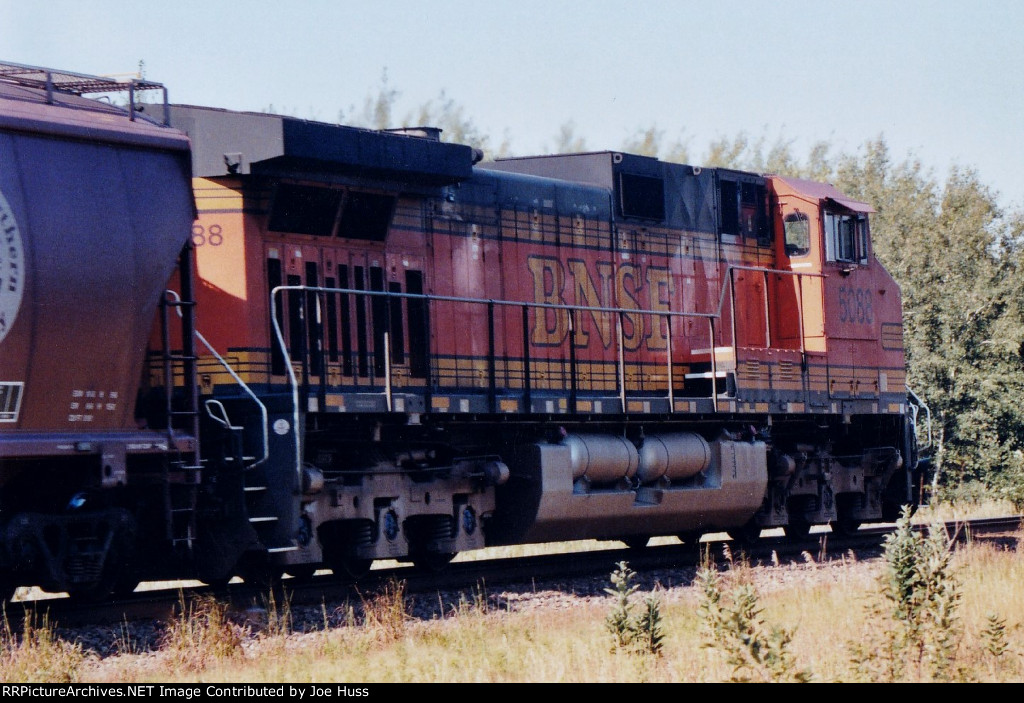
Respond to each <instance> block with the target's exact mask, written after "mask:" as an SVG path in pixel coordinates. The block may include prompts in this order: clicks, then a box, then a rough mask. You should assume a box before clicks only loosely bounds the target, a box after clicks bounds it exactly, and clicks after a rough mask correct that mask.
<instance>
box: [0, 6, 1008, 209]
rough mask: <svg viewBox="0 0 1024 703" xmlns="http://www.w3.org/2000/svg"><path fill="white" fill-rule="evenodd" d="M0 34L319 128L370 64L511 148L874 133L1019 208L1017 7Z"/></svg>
mask: <svg viewBox="0 0 1024 703" xmlns="http://www.w3.org/2000/svg"><path fill="white" fill-rule="evenodd" d="M0 47H2V49H0V60H3V61H11V62H15V63H23V64H30V65H37V66H45V67H49V68H59V69H65V70H71V71H76V72H80V73H89V74H101V75H110V74H123V73H131V72H135V71H137V70H138V68H139V62H140V61H142V62H143V63H144V69H145V76H146V78H148V79H150V80H153V81H158V82H161V83H163V84H164V85H166V86H167V88H168V91H169V93H170V99H171V101H172V102H176V103H186V104H193V105H210V106H215V107H223V108H228V109H236V110H255V111H265V110H268V109H270V108H271V107H272V108H273V109H274V110H276V111H279V112H283V113H285V114H290V115H293V116H295V117H301V118H306V119H315V120H322V121H326V122H337V121H339V119H341V120H342V121H344V119H345V117H346V116H349V118H351V116H353V115H354V114H355V112H357V111H358V110H359V108H361V106H362V105H363V103H364V102H365V100H366V98H367V96H370V95H377V94H378V93H379V91H380V89H381V86H382V79H383V77H384V76H385V75H386V81H387V83H386V87H387V88H388V89H390V90H395V91H397V94H398V98H397V104H396V110H395V113H396V116H398V117H403V116H405V115H408V114H410V113H413V112H415V110H416V109H417V108H418V107H419V106H421V105H423V104H425V103H427V102H428V101H431V100H434V101H437V99H438V97H439V96H440V94H441V93H442V91H443V92H444V94H445V95H446V96H447V97H448V98H451V99H452V100H453V101H454V102H455V103H456V104H457V105H459V106H461V107H462V108H463V110H464V114H465V116H466V117H468V118H469V119H470V120H471V121H472V123H473V125H474V126H475V127H476V129H477V130H478V131H479V132H481V133H483V134H486V135H488V137H489V139H490V142H491V144H492V145H493V144H498V143H501V142H502V141H506V140H507V142H508V143H509V145H510V148H511V150H512V152H513V153H515V154H517V155H525V154H537V153H545V152H548V151H550V150H551V149H553V148H554V146H555V144H556V142H557V135H558V133H559V130H560V129H561V127H562V126H563V125H565V124H567V123H569V122H571V123H572V124H573V126H574V130H575V134H576V135H577V136H579V137H582V138H583V139H585V141H586V146H587V147H588V148H589V149H593V150H602V149H618V148H621V147H622V145H623V144H624V143H625V142H626V141H627V140H628V139H630V138H631V137H633V136H635V135H636V134H637V133H638V132H639V131H641V130H644V129H647V128H649V127H652V126H653V127H656V128H657V129H658V130H660V131H661V132H662V133H663V138H664V140H665V142H666V143H669V142H674V141H676V140H682V141H683V142H684V143H685V144H686V145H687V147H688V151H689V154H690V155H691V157H690V160H691V161H692V162H694V163H695V164H697V165H699V161H700V157H701V156H702V155H703V154H704V153H705V152H706V150H707V146H708V144H709V143H710V142H711V141H712V140H715V139H720V138H723V137H724V138H729V139H732V138H734V137H736V136H738V135H739V134H741V133H745V134H747V135H748V136H750V137H751V138H753V139H758V138H764V139H766V141H767V142H768V144H769V145H770V144H772V143H774V142H775V141H777V140H779V139H782V140H786V141H791V142H792V147H793V149H794V151H795V153H796V154H797V156H798V157H800V158H803V157H805V156H806V154H807V150H808V149H809V148H810V146H811V145H812V144H814V143H815V142H820V141H826V142H829V143H830V144H831V145H832V148H833V153H836V152H844V151H845V152H856V151H857V150H858V149H859V148H861V147H862V145H863V144H864V143H865V142H867V141H868V140H872V139H875V138H877V137H879V136H883V137H884V138H885V140H886V142H887V144H888V146H889V149H890V153H891V154H892V156H893V158H894V159H895V160H897V161H901V160H903V159H905V158H914V159H919V160H920V161H921V162H922V164H924V165H925V166H926V167H927V168H928V169H930V170H932V171H933V173H934V176H935V178H936V179H938V180H939V181H940V182H941V181H942V180H943V179H944V178H945V177H946V175H947V174H948V172H949V169H950V168H951V167H953V166H958V167H965V168H973V169H975V170H976V171H977V173H978V177H979V179H980V181H981V182H982V183H984V184H985V185H987V186H988V187H990V188H991V189H992V190H993V191H994V192H995V193H996V194H997V196H998V198H999V202H1000V204H1001V205H1003V206H1004V207H1007V208H1013V209H1024V168H1022V167H1021V166H1022V165H1024V3H1021V2H1017V1H1016V0H1002V1H1000V2H997V1H993V0H972V2H969V3H968V2H962V1H960V0H957V1H953V0H946V1H935V0H933V1H931V2H926V1H925V0H899V1H896V0H893V1H892V2H882V1H880V0H846V1H845V2H833V1H831V0H817V1H812V0H790V2H786V3H779V2H755V1H754V0H746V1H741V0H704V1H703V2H696V1H691V0H639V1H638V2H623V1H622V0H619V1H618V2H610V1H608V0H580V1H576V0H516V1H515V2H507V1H505V0H489V1H487V0H432V1H431V2H412V1H411V0H376V1H375V2H372V3H367V2H355V1H349V0H289V1H288V2H284V1H282V0H274V1H268V0H233V1H228V0H175V1H174V2H166V1H164V2H155V1H153V0H135V1H134V2H125V1H124V0H45V1H43V2H28V1H27V0H0ZM353 108H355V110H354V109H353ZM396 126H398V125H396Z"/></svg>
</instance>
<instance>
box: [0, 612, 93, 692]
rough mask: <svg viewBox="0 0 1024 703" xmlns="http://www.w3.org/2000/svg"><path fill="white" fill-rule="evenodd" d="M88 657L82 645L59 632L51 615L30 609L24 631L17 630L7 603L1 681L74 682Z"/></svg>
mask: <svg viewBox="0 0 1024 703" xmlns="http://www.w3.org/2000/svg"><path fill="white" fill-rule="evenodd" d="M86 659H87V657H86V654H85V652H84V651H83V649H82V647H81V645H79V644H77V643H73V642H68V641H66V640H64V639H62V638H60V637H59V636H58V635H57V632H56V628H55V627H54V625H53V624H52V623H51V622H50V619H49V616H48V615H46V614H44V615H42V616H41V617H40V616H38V615H37V614H36V613H35V611H33V610H30V609H26V610H25V613H24V617H23V620H22V624H21V628H20V631H16V628H15V627H14V626H13V625H12V624H11V621H10V620H9V619H8V614H7V608H6V606H5V607H4V609H3V612H2V618H0V682H2V683H31V682H37V681H47V682H53V683H74V682H75V681H77V680H78V677H79V674H80V672H81V671H82V668H83V665H84V664H85V662H86Z"/></svg>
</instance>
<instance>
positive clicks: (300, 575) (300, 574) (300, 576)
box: [285, 564, 317, 583]
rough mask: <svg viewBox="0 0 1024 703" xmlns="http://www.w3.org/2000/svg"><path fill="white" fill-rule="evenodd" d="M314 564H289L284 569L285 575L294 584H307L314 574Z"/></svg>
mask: <svg viewBox="0 0 1024 703" xmlns="http://www.w3.org/2000/svg"><path fill="white" fill-rule="evenodd" d="M316 568H317V567H316V564H291V565H290V566H287V567H285V573H287V574H288V575H289V576H291V577H292V580H293V581H295V582H296V583H308V582H309V581H312V580H313V575H314V574H315V573H316Z"/></svg>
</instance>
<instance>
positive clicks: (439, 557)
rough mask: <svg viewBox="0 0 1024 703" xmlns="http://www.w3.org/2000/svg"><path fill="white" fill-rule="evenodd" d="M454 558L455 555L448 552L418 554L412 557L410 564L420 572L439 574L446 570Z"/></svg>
mask: <svg viewBox="0 0 1024 703" xmlns="http://www.w3.org/2000/svg"><path fill="white" fill-rule="evenodd" d="M454 558H455V554H454V553H450V552H420V553H419V554H414V555H412V563H413V565H414V566H415V567H416V568H417V569H419V570H420V571H425V572H427V573H430V574H439V573H441V572H442V571H444V570H445V569H446V568H448V564H450V563H451V561H452V559H454Z"/></svg>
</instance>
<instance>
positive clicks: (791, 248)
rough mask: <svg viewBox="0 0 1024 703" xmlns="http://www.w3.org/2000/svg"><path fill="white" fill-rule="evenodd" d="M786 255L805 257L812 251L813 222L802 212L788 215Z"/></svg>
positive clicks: (785, 222)
mask: <svg viewBox="0 0 1024 703" xmlns="http://www.w3.org/2000/svg"><path fill="white" fill-rule="evenodd" d="M784 224H785V226H786V254H787V255H788V256H805V255H806V254H807V252H809V251H810V250H811V221H810V220H809V219H808V218H807V215H805V214H804V213H802V212H794V213H790V214H789V215H786V219H785V221H784Z"/></svg>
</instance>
